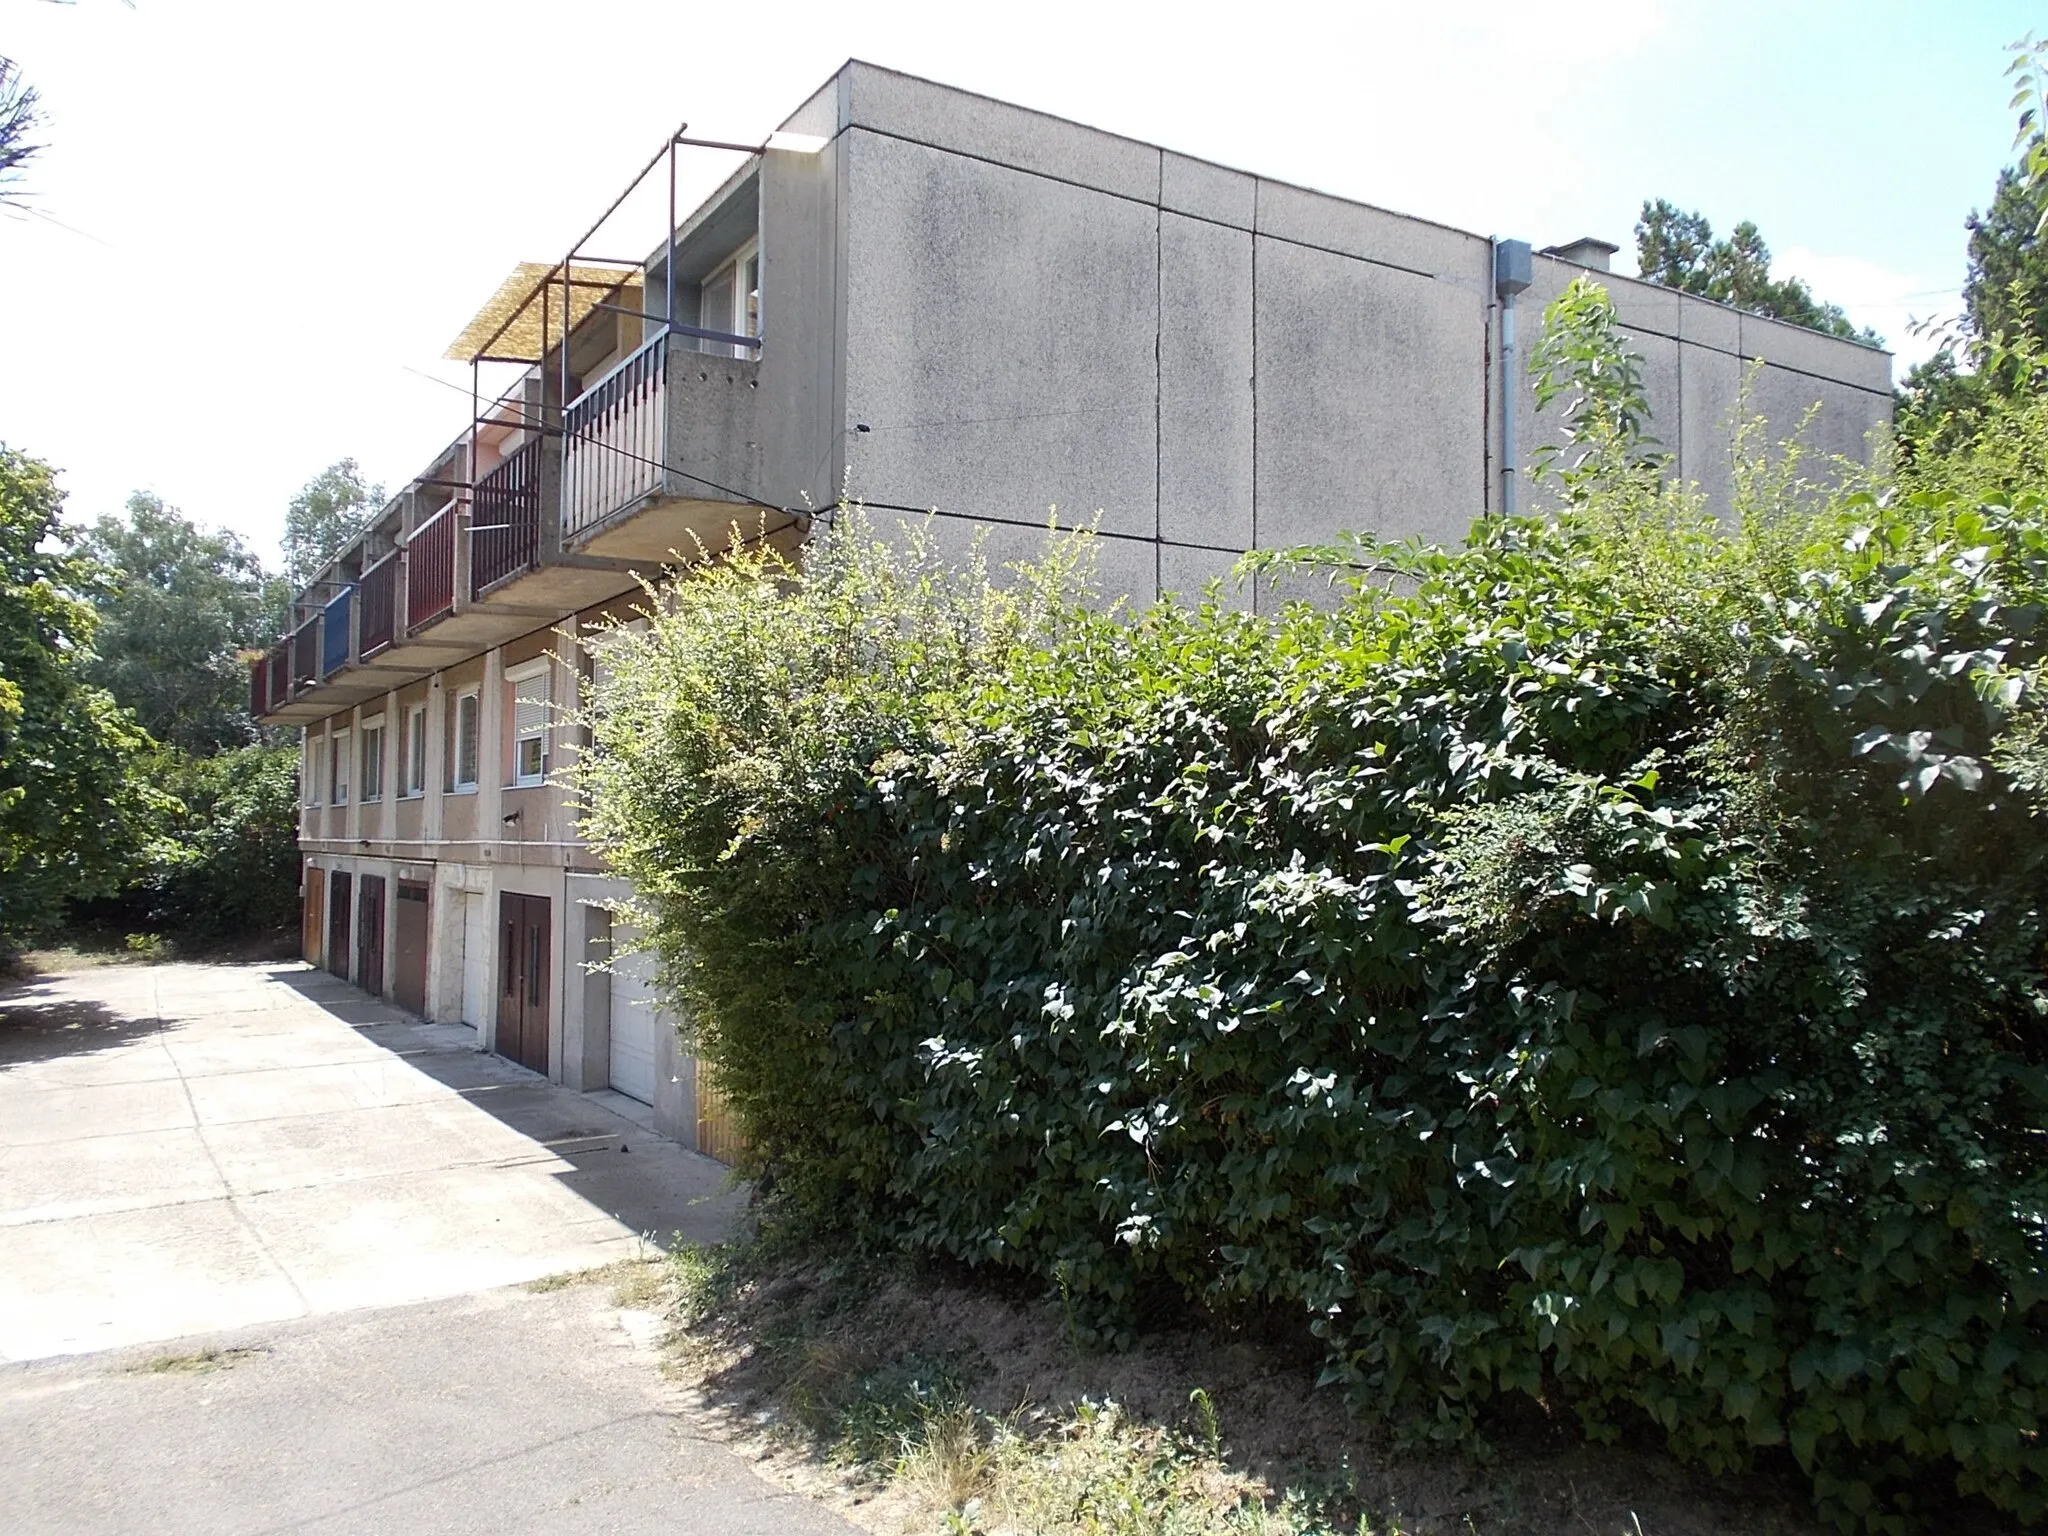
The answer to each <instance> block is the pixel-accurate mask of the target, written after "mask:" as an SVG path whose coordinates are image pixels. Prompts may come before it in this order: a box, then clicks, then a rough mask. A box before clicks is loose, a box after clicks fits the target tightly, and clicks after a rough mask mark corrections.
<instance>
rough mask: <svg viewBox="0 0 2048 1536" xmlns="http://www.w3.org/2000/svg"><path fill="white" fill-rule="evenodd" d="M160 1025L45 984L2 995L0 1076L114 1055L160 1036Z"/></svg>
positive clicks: (34, 983) (32, 984) (25, 985)
mask: <svg viewBox="0 0 2048 1536" xmlns="http://www.w3.org/2000/svg"><path fill="white" fill-rule="evenodd" d="M159 1027H160V1026H159V1024H158V1021H157V1020H156V1019H154V1018H151V1017H141V1018H137V1017H135V1016H132V1015H129V1014H121V1013H116V1012H114V1011H113V1010H112V1009H111V1008H109V1007H107V1006H106V1005H105V1004H104V1003H99V1002H94V1001H91V1000H89V999H82V998H75V997H65V996H62V995H60V994H58V992H57V989H56V988H55V987H54V986H53V985H52V984H51V983H50V982H47V981H30V982H26V983H23V984H22V985H20V986H14V987H9V988H8V989H7V990H6V991H5V992H0V1072H4V1071H5V1070H6V1069H7V1068H9V1067H11V1066H17V1065H20V1064H22V1063H24V1062H31V1061H48V1060H51V1059H53V1058H55V1057H59V1056H83V1055H87V1054H89V1053H91V1052H93V1051H110V1050H113V1049H115V1048H117V1047H119V1046H123V1045H126V1044H128V1043H129V1042H130V1041H132V1040H138V1039H141V1038H142V1037H143V1036H146V1035H150V1034H153V1033H155V1032H156V1030H157V1029H158V1028H159Z"/></svg>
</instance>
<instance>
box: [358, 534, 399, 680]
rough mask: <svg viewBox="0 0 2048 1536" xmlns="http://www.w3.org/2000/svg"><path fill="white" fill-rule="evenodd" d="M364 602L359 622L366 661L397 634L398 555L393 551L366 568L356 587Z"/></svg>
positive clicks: (388, 643) (359, 596)
mask: <svg viewBox="0 0 2048 1536" xmlns="http://www.w3.org/2000/svg"><path fill="white" fill-rule="evenodd" d="M357 596H358V598H359V600H360V601H361V603H362V605H363V611H362V616H361V617H360V618H359V619H358V620H357V621H356V622H357V624H358V625H359V626H360V632H361V638H360V643H361V646H362V655H363V659H364V660H365V661H367V660H368V659H369V658H370V657H372V656H374V655H376V654H377V653H378V652H379V651H381V650H383V649H384V648H385V647H386V646H388V645H390V644H391V642H392V641H393V640H394V639H396V638H397V635H396V629H397V623H398V555H397V553H396V552H395V551H394V552H393V553H391V554H388V555H386V556H385V557H384V558H383V559H382V560H379V561H378V562H377V563H376V564H375V565H373V566H371V567H370V568H369V569H368V570H367V571H365V572H363V576H362V581H361V583H360V584H359V586H358V588H357Z"/></svg>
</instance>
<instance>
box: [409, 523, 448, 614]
mask: <svg viewBox="0 0 2048 1536" xmlns="http://www.w3.org/2000/svg"><path fill="white" fill-rule="evenodd" d="M405 566H406V569H405V627H406V629H407V630H408V631H410V630H415V629H418V628H420V627H421V626H422V625H425V624H431V623H433V622H434V620H436V619H438V618H440V617H441V615H442V614H444V613H446V612H448V610H449V609H451V608H453V607H454V606H455V503H453V502H452V501H451V502H450V503H449V504H448V505H447V506H445V507H443V508H442V509H441V510H440V511H438V512H436V513H435V514H434V515H433V516H432V517H430V518H428V519H427V520H426V521H425V522H424V523H421V524H420V525H419V527H417V528H415V529H414V530H413V532H412V538H411V539H410V540H409V541H408V542H407V543H406V546H405Z"/></svg>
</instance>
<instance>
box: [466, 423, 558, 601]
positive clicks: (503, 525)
mask: <svg viewBox="0 0 2048 1536" xmlns="http://www.w3.org/2000/svg"><path fill="white" fill-rule="evenodd" d="M543 441H544V440H543V439H541V438H538V437H536V438H533V439H531V440H530V441H528V442H526V443H524V444H522V445H521V446H520V447H519V448H517V449H516V450H514V452H513V454H512V456H511V457H510V458H508V459H506V460H505V462H504V463H502V464H500V465H499V466H498V467H497V468H496V469H494V470H492V471H491V472H490V473H489V474H487V475H485V476H484V477H483V478H482V479H480V480H478V481H477V483H476V491H475V494H474V496H473V498H472V499H471V501H470V506H469V595H470V597H471V598H472V599H475V598H478V597H481V596H483V594H484V593H485V592H487V591H489V590H490V589H491V588H492V587H494V586H496V585H497V584H498V583H499V582H501V581H503V580H504V579H505V578H506V577H507V576H512V575H516V574H517V573H519V572H520V571H524V570H530V569H531V568H532V567H533V566H534V565H535V564H536V563H538V561H539V559H540V488H541V444H542V442H543Z"/></svg>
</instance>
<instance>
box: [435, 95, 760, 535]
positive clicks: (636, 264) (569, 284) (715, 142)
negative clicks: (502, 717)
mask: <svg viewBox="0 0 2048 1536" xmlns="http://www.w3.org/2000/svg"><path fill="white" fill-rule="evenodd" d="M689 128H690V125H689V124H688V123H687V122H685V123H679V124H678V125H677V126H676V131H675V132H674V133H672V134H670V135H669V136H668V139H667V141H666V142H665V143H663V145H662V147H661V148H660V149H658V150H656V151H655V153H654V155H653V156H652V157H651V158H650V159H649V160H648V162H647V163H646V164H645V165H643V166H641V167H640V170H639V172H638V173H637V174H636V175H635V176H634V177H633V179H632V180H631V181H629V182H627V183H626V187H625V190H624V191H622V192H620V193H619V195H618V196H617V197H615V198H613V199H612V201H611V204H610V206H608V207H607V208H606V209H605V211H604V212H603V213H602V214H600V215H599V216H598V219H597V222H596V223H594V224H592V225H591V226H590V228H588V229H587V230H585V231H584V232H583V235H582V237H581V238H580V239H578V240H577V241H576V243H575V244H573V245H571V246H570V247H569V250H568V254H566V255H565V256H563V257H562V259H561V260H560V261H558V262H556V263H555V264H554V265H553V266H552V267H550V268H549V269H548V270H547V271H546V272H545V273H544V274H542V276H541V277H540V279H539V280H538V281H537V282H535V284H534V285H533V287H532V288H531V289H529V290H528V291H527V294H526V296H525V297H524V298H523V299H521V300H520V301H519V303H518V304H517V305H515V306H514V307H513V309H512V312H511V313H510V314H508V315H507V316H506V317H505V318H504V319H503V320H502V321H500V322H499V323H498V327H497V329H496V330H494V331H492V332H491V334H490V335H489V336H487V337H485V338H484V340H483V341H482V343H481V344H479V346H478V347H477V350H476V351H475V352H474V353H473V354H472V355H471V357H470V360H469V464H468V472H469V480H468V482H467V483H466V484H464V485H462V486H460V487H459V489H462V490H468V491H474V490H475V488H476V479H477V473H476V462H477V433H478V430H479V429H480V428H481V427H482V426H483V425H484V420H483V407H482V400H483V388H482V368H483V365H484V364H485V363H519V364H521V365H523V366H526V367H537V368H539V369H540V370H541V378H542V381H543V384H542V390H541V399H540V407H539V409H540V419H539V420H538V421H528V420H526V419H524V418H525V412H524V411H523V410H522V411H521V421H520V426H521V428H522V430H525V431H531V432H537V433H539V434H540V435H542V436H547V435H549V434H550V433H556V434H558V433H560V432H561V431H563V427H562V425H561V420H560V418H562V417H564V416H566V413H567V411H568V408H569V338H570V334H571V332H572V330H573V329H574V327H573V325H572V323H571V320H570V316H571V315H573V314H574V313H575V305H574V302H573V301H574V298H575V292H576V290H577V289H578V288H585V289H592V288H594V289H597V290H598V291H600V292H603V293H615V292H617V291H618V290H619V289H621V288H623V287H624V286H625V285H626V280H627V277H628V276H629V275H630V274H631V273H635V272H642V271H644V270H645V269H646V263H645V262H644V261H634V260H629V259H627V258H625V257H616V256H584V255H582V254H581V253H582V250H583V247H584V246H585V245H586V244H588V243H589V242H590V241H591V240H592V239H593V238H595V236H596V235H597V232H598V231H599V230H601V229H603V228H604V226H605V225H606V224H607V223H608V222H610V220H611V216H612V215H613V214H615V213H617V212H618V211H619V209H620V207H621V206H623V205H624V203H625V201H626V199H627V198H629V197H631V196H632V195H633V194H634V193H635V192H637V191H638V190H639V189H640V186H641V184H642V183H643V182H645V181H646V180H647V178H648V177H649V176H650V175H652V174H653V172H654V170H655V168H656V167H657V166H659V165H660V164H661V163H662V162H663V161H664V160H666V161H667V162H668V222H667V224H666V225H665V226H664V227H665V230H666V234H665V250H664V254H663V260H662V281H663V288H664V291H663V295H662V313H661V314H659V315H655V314H650V313H648V312H647V311H646V310H645V309H632V308H628V307H627V306H625V305H623V304H612V303H607V302H605V301H604V300H601V299H600V300H598V301H596V302H594V303H592V304H591V306H590V310H600V309H601V310H606V311H608V312H610V313H613V314H620V315H631V316H633V317H634V318H636V319H639V320H642V321H655V320H658V321H660V322H661V327H662V328H661V331H660V332H659V335H661V336H671V335H674V336H688V337H690V338H692V339H693V340H699V341H715V342H719V343H722V344H724V345H727V346H737V347H748V348H754V349H758V348H759V347H760V345H761V338H760V337H759V336H740V335H736V334H734V333H733V332H730V331H718V330H711V329H709V328H707V327H704V326H700V325H683V324H679V323H678V322H677V320H676V318H675V313H676V151H677V150H678V149H718V150H729V151H732V152H735V153H738V154H743V155H763V154H766V153H767V152H768V150H769V149H770V148H771V145H770V143H768V142H767V141H764V142H762V143H760V144H735V143H732V142H730V141H728V140H725V139H693V138H691V137H690V136H689ZM579 259H580V260H581V261H583V262H584V263H586V264H588V265H593V266H616V267H618V269H619V281H618V282H616V283H603V282H596V281H593V280H591V279H590V278H588V277H578V276H577V275H576V264H577V262H578V260H579ZM557 279H559V281H560V287H561V302H562V344H561V347H560V349H559V350H560V363H559V367H558V369H557V377H556V381H555V391H556V399H555V402H554V405H553V411H554V413H555V415H556V417H557V418H558V419H557V420H556V421H555V422H553V423H551V422H550V421H549V419H548V417H549V410H550V407H549V403H548V399H547V389H546V383H545V381H546V378H547V372H546V370H547V360H548V350H549V346H550V338H551V335H552V327H553V322H554V313H553V307H554V289H555V286H556V282H557ZM535 299H538V300H540V347H539V349H538V351H539V356H538V357H537V358H523V357H505V356H500V355H496V354H494V353H492V351H491V348H492V347H493V346H494V345H496V343H497V342H498V340H499V339H500V338H501V337H503V336H504V334H505V332H506V331H507V330H508V329H509V328H510V327H511V326H512V324H513V322H514V321H516V320H518V319H519V317H520V316H522V315H524V314H526V313H528V311H530V310H531V308H532V307H533V302H534V300H535ZM585 313H586V315H587V314H588V313H589V311H586V312H585ZM650 339H652V338H650ZM644 344H645V343H643V345H644ZM495 403H498V402H494V404H495ZM415 483H416V484H424V483H425V482H423V481H417V482H415ZM470 532H471V533H475V532H476V530H475V529H474V528H472V529H471V530H470Z"/></svg>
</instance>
